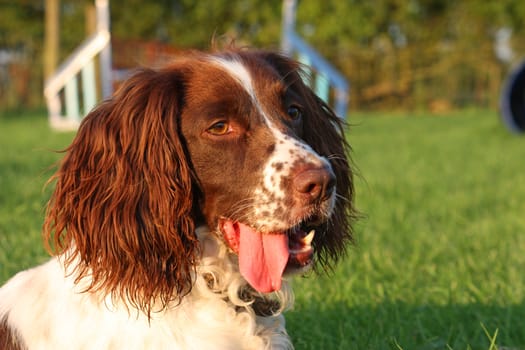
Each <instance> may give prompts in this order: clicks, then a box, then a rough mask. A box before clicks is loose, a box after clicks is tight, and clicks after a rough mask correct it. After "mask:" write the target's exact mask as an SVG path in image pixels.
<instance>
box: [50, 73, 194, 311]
mask: <svg viewBox="0 0 525 350" xmlns="http://www.w3.org/2000/svg"><path fill="white" fill-rule="evenodd" d="M183 80H184V79H183V73H182V72H181V70H180V69H176V68H174V67H172V68H166V69H165V70H163V71H154V70H141V71H139V72H138V73H136V74H135V75H134V76H133V77H131V78H130V79H129V80H128V81H127V82H125V83H124V85H123V86H122V87H121V88H120V89H119V91H118V92H117V93H116V94H115V96H114V97H113V98H112V99H111V100H108V101H106V102H104V103H102V104H101V105H100V106H99V107H97V108H96V109H94V110H93V111H92V112H91V113H90V114H89V115H88V116H86V117H85V119H84V120H83V121H82V124H81V126H80V128H79V130H78V134H77V135H76V137H75V139H74V140H73V142H72V144H71V145H70V146H69V147H68V148H67V149H66V155H65V157H64V159H63V161H62V162H61V164H60V167H59V169H58V171H57V172H56V174H55V175H54V177H53V178H52V179H51V180H50V181H53V180H55V181H56V187H55V190H54V193H53V194H52V197H51V199H50V201H49V203H48V206H47V212H46V219H45V222H44V238H45V240H46V243H47V246H48V248H49V250H50V251H51V252H52V253H53V254H57V255H58V254H65V263H66V266H68V267H69V268H70V270H69V271H70V272H71V273H72V272H74V273H76V276H77V278H76V281H77V282H79V281H81V280H82V279H83V277H85V276H89V277H90V278H91V280H92V281H91V284H90V285H89V286H88V287H87V288H86V290H89V291H99V292H102V293H105V294H109V293H112V297H114V298H117V299H120V300H122V301H124V302H125V303H129V304H130V305H132V306H134V307H137V308H139V309H141V310H142V311H144V312H145V313H146V314H148V316H149V315H150V314H151V312H152V311H157V308H160V309H162V308H164V307H165V306H166V305H167V303H168V302H170V301H172V299H174V298H180V297H182V296H183V295H185V293H188V292H189V290H190V289H191V274H192V269H193V265H194V264H193V262H194V260H195V259H196V255H197V250H198V242H197V239H196V237H195V234H194V226H195V223H194V221H193V218H192V206H193V202H194V198H192V176H191V170H190V167H189V165H188V162H187V154H186V151H185V149H184V146H183V143H182V142H181V140H180V138H179V124H180V123H179V118H180V109H181V107H182V106H181V104H182V103H183V99H184V97H183V89H184V86H183V85H184V81H183ZM174 296H175V297H174Z"/></svg>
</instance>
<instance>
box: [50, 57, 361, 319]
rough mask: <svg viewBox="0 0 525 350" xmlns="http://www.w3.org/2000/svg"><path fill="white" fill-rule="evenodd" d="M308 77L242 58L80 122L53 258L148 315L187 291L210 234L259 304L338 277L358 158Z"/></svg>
mask: <svg viewBox="0 0 525 350" xmlns="http://www.w3.org/2000/svg"><path fill="white" fill-rule="evenodd" d="M302 74H303V73H302V72H301V69H300V66H299V65H298V64H297V63H296V62H295V61H293V60H290V59H289V58H286V57H284V56H281V55H278V54H275V53H271V52H265V51H233V50H232V51H226V52H219V53H215V54H204V53H195V52H193V53H189V54H188V55H186V56H184V57H182V58H180V59H177V60H176V61H174V62H173V63H171V64H170V65H168V66H166V67H164V68H162V69H157V70H151V69H143V70H141V71H139V72H137V73H136V74H135V75H134V76H133V77H131V78H130V79H129V80H127V81H126V82H125V83H124V84H123V86H122V87H121V88H120V89H119V90H118V91H117V92H116V93H115V95H114V97H113V98H112V99H110V100H108V101H106V102H104V103H102V104H101V105H100V106H99V107H97V108H96V109H95V110H93V111H92V112H91V113H90V114H89V115H88V116H86V117H85V118H84V120H83V122H82V124H81V126H80V129H79V131H78V134H77V136H76V138H75V139H74V141H73V142H72V144H71V146H70V147H69V148H68V149H67V154H66V156H65V157H64V159H63V161H62V163H61V166H60V168H59V170H58V171H57V173H56V175H55V177H54V178H55V179H56V189H55V192H54V194H53V196H52V198H51V200H50V202H49V205H48V210H47V216H46V221H45V225H44V232H45V234H46V237H47V239H48V242H49V244H50V245H51V246H53V247H54V251H55V253H63V252H67V253H68V254H69V255H68V261H67V262H68V263H69V264H72V263H75V264H77V266H76V267H77V269H78V273H79V276H80V277H79V278H81V277H82V276H84V275H86V274H89V275H90V276H91V278H92V285H91V286H90V288H91V289H92V290H100V291H105V292H112V293H114V294H113V295H117V296H122V297H125V298H126V299H127V300H129V301H130V302H131V303H133V305H134V306H136V307H138V308H140V309H143V310H146V311H148V312H149V311H150V310H151V307H152V305H153V303H154V302H156V303H158V302H159V301H160V302H161V303H162V304H161V305H166V304H167V303H168V302H170V301H171V300H172V299H173V298H180V297H181V296H183V295H185V293H188V292H189V290H190V289H191V286H192V274H193V270H194V266H195V264H196V263H197V262H198V260H199V244H198V240H197V238H196V236H195V227H196V226H197V225H200V224H206V225H208V226H209V228H210V229H211V230H213V231H216V232H217V234H218V235H220V236H221V238H222V239H223V240H224V242H225V243H226V244H227V245H228V246H229V247H230V249H231V250H232V251H233V252H235V253H237V254H238V255H239V265H240V271H241V273H242V275H243V276H244V277H245V278H246V280H247V281H248V282H249V283H250V284H251V285H252V287H254V288H255V289H256V290H258V291H260V292H270V291H273V290H276V289H279V287H280V283H281V278H282V274H283V273H284V272H286V271H288V272H294V271H303V270H304V269H305V268H307V267H308V266H310V265H311V264H312V262H314V261H317V262H318V263H319V264H320V265H322V266H329V265H331V263H333V262H335V261H336V260H337V259H338V258H339V257H340V256H341V255H342V254H344V247H345V243H347V242H348V241H350V240H351V225H350V224H351V220H352V218H353V213H354V212H353V207H352V203H353V186H352V172H351V169H350V166H349V160H348V145H347V143H346V141H345V138H344V133H343V125H342V122H341V120H340V119H339V118H338V117H337V116H336V115H335V114H334V113H333V112H332V110H331V109H330V108H329V107H328V106H327V105H326V104H325V103H324V102H323V101H322V100H320V99H319V98H318V97H317V96H316V95H315V94H314V93H313V92H312V91H311V90H310V88H308V87H307V86H306V85H305V84H304V82H303V80H302V78H301V75H302ZM314 252H315V256H316V258H315V259H314Z"/></svg>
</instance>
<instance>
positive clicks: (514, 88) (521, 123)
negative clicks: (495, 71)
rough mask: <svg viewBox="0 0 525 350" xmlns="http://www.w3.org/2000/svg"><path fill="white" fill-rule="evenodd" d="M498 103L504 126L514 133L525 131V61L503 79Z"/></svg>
mask: <svg viewBox="0 0 525 350" xmlns="http://www.w3.org/2000/svg"><path fill="white" fill-rule="evenodd" d="M500 104H501V116H502V118H503V123H505V126H507V128H509V129H510V130H511V131H513V132H516V133H523V132H525V62H522V63H521V64H520V65H519V66H518V67H517V69H515V70H514V71H512V72H511V74H510V75H509V77H508V78H507V80H506V81H505V83H504V85H503V92H502V94H501V100H500Z"/></svg>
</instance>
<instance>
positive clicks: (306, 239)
mask: <svg viewBox="0 0 525 350" xmlns="http://www.w3.org/2000/svg"><path fill="white" fill-rule="evenodd" d="M314 235H315V230H312V231H310V232H308V234H307V235H306V236H304V238H303V239H302V241H303V243H304V244H305V245H307V246H308V245H310V244H312V241H313V240H314Z"/></svg>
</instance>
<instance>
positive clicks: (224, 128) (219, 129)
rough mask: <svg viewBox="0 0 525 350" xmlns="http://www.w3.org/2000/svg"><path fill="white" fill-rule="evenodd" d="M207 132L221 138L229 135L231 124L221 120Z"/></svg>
mask: <svg viewBox="0 0 525 350" xmlns="http://www.w3.org/2000/svg"><path fill="white" fill-rule="evenodd" d="M207 131H208V132H209V133H210V134H212V135H216V136H221V135H226V134H228V133H229V132H230V131H231V129H230V124H228V123H227V122H225V121H222V120H221V121H220V122H216V123H215V124H213V125H212V126H210V127H209V128H208V130H207Z"/></svg>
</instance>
